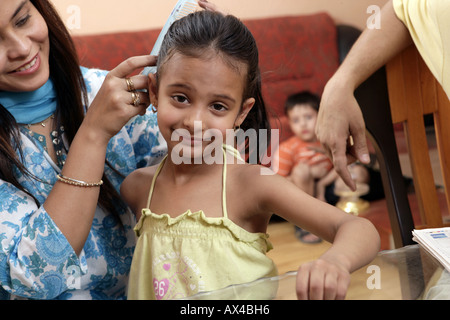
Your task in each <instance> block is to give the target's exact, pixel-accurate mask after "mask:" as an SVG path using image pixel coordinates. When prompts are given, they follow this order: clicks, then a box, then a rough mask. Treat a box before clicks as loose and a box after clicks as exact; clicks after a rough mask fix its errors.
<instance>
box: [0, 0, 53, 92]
mask: <svg viewBox="0 0 450 320" xmlns="http://www.w3.org/2000/svg"><path fill="white" fill-rule="evenodd" d="M49 52H50V44H49V39H48V29H47V24H46V23H45V21H44V19H43V18H42V16H41V15H40V13H39V12H38V11H37V10H36V8H35V7H34V5H33V4H32V3H31V2H30V1H29V0H7V1H2V2H1V4H0V90H1V91H33V90H36V89H38V88H39V87H41V86H42V85H43V84H44V83H45V82H46V81H47V80H48V77H49V73H50V68H49V61H48V60H49Z"/></svg>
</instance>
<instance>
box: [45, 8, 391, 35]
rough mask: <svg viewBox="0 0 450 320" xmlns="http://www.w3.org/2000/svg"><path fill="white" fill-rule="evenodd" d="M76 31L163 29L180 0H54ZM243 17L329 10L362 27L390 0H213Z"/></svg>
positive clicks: (335, 16) (342, 18)
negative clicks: (372, 8) (373, 10)
mask: <svg viewBox="0 0 450 320" xmlns="http://www.w3.org/2000/svg"><path fill="white" fill-rule="evenodd" d="M51 1H52V2H53V4H54V5H55V7H56V8H57V9H58V11H59V12H60V14H61V16H62V18H63V20H64V21H65V23H66V25H67V26H68V27H69V29H70V30H71V32H72V33H73V34H96V33H105V32H114V31H132V30H142V29H153V28H160V27H162V26H163V25H164V23H165V21H166V19H167V17H168V16H169V14H170V12H171V11H172V8H173V6H174V5H175V3H176V2H177V0H51ZM210 1H213V2H214V3H216V4H217V5H218V6H219V7H220V8H221V9H222V10H224V11H226V12H229V13H232V14H234V15H236V16H238V17H240V18H242V19H248V18H262V17H268V16H283V15H300V14H309V13H315V12H320V11H326V12H328V13H329V14H330V15H331V16H332V17H333V18H334V20H335V21H336V22H337V23H347V24H351V25H353V26H356V27H359V28H360V29H362V28H364V27H365V26H366V21H367V19H369V17H370V16H371V13H367V8H368V7H369V6H371V5H377V6H379V7H380V8H381V7H382V6H383V5H384V4H385V3H386V1H387V0H210Z"/></svg>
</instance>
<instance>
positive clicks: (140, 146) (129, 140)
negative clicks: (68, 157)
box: [0, 68, 167, 300]
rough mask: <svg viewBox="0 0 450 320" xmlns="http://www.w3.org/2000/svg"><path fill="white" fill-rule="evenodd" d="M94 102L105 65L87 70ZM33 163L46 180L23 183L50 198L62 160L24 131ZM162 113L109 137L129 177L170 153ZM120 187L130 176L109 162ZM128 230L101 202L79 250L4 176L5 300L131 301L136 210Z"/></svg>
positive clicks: (0, 234)
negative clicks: (161, 130) (161, 123)
mask: <svg viewBox="0 0 450 320" xmlns="http://www.w3.org/2000/svg"><path fill="white" fill-rule="evenodd" d="M82 71H83V75H84V78H85V81H86V85H87V89H88V97H89V103H90V102H91V101H92V99H93V97H95V95H96V93H97V92H98V90H99V89H100V86H101V85H102V83H103V80H104V78H105V76H106V72H105V71H101V70H97V69H85V68H82ZM21 139H22V146H23V154H24V163H25V166H26V168H27V169H28V170H29V171H30V172H31V173H32V174H34V175H36V176H38V177H39V178H41V179H42V180H43V182H36V181H30V180H27V179H26V178H25V177H23V176H20V174H19V173H18V174H17V175H18V178H19V182H20V183H21V184H22V185H23V186H24V187H25V188H26V189H27V190H29V191H31V193H32V194H33V195H34V196H35V197H36V198H37V199H38V200H39V201H40V203H41V204H42V203H44V201H45V199H46V198H47V196H48V194H49V193H50V190H51V189H52V186H53V185H54V183H55V182H56V175H57V174H58V172H59V171H60V169H59V168H58V166H57V165H55V164H54V162H53V161H52V160H51V158H50V157H49V156H48V154H47V153H46V152H45V151H44V150H43V148H42V146H41V144H40V143H39V142H38V141H37V140H35V139H34V138H33V137H31V136H28V135H27V134H25V133H21ZM166 152H167V147H166V143H165V141H164V139H163V137H162V136H161V134H160V133H159V129H158V126H157V121H156V115H155V114H153V113H152V112H151V111H148V112H147V114H146V115H144V116H138V117H136V118H135V119H134V120H133V121H132V122H130V123H128V124H127V125H126V126H125V127H124V128H122V130H121V131H120V132H119V133H118V134H117V135H116V136H114V137H113V138H112V139H111V141H110V142H109V145H108V149H107V155H106V157H107V159H108V160H109V162H110V164H112V165H113V166H114V168H115V169H117V170H118V171H119V172H120V173H122V174H123V175H124V176H126V175H128V174H129V173H130V172H132V171H133V170H135V169H137V168H140V167H144V166H148V165H153V164H156V163H158V162H160V160H161V159H162V157H163V156H164V155H165V154H166ZM105 173H106V175H107V176H108V178H109V179H110V181H111V182H112V183H113V184H114V186H115V187H116V189H117V190H118V191H119V188H120V184H121V182H122V177H120V176H119V175H117V174H116V173H114V172H113V170H111V168H109V167H107V166H105ZM121 219H122V221H123V225H124V228H121V227H119V225H118V224H117V223H116V221H115V220H114V219H113V218H112V217H111V215H107V214H105V212H103V211H102V209H101V208H99V207H97V210H96V212H95V216H94V220H93V223H92V227H91V231H90V234H89V236H88V239H87V241H86V244H85V245H84V248H83V250H82V252H81V254H80V255H79V256H77V255H76V254H75V252H74V251H73V249H72V247H71V246H70V244H69V243H68V242H67V240H66V238H65V237H64V235H63V234H62V233H61V231H60V230H59V229H58V227H57V226H56V224H55V223H54V222H53V221H52V219H51V218H50V216H49V215H48V214H47V212H46V211H45V209H44V207H43V206H42V205H41V206H40V207H38V206H37V205H36V204H35V202H34V201H33V199H31V198H30V197H29V196H28V195H27V194H25V193H23V192H21V191H19V190H18V189H17V188H15V187H14V186H12V185H11V184H9V183H7V182H5V181H3V180H0V300H2V299H21V298H31V299H125V298H126V286H127V282H128V273H129V269H130V265H131V259H132V253H133V250H134V246H135V236H134V233H133V227H134V225H135V222H136V221H135V219H134V216H133V215H132V214H131V212H130V211H128V212H123V213H122V215H121Z"/></svg>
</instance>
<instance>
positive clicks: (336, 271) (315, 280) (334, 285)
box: [296, 258, 350, 300]
mask: <svg viewBox="0 0 450 320" xmlns="http://www.w3.org/2000/svg"><path fill="white" fill-rule="evenodd" d="M349 285H350V273H349V272H348V271H347V270H346V269H345V268H344V267H343V266H340V265H337V264H335V263H332V262H329V261H327V260H325V259H320V258H319V259H317V260H315V261H312V262H308V263H305V264H303V265H301V266H300V268H299V269H298V272H297V286H296V290H297V298H298V299H299V300H307V299H308V300H343V299H344V298H345V295H346V293H347V290H348V287H349Z"/></svg>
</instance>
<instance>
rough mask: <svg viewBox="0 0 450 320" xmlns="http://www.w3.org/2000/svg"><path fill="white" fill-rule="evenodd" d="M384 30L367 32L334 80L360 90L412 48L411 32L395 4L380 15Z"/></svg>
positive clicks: (390, 2) (386, 7)
mask: <svg viewBox="0 0 450 320" xmlns="http://www.w3.org/2000/svg"><path fill="white" fill-rule="evenodd" d="M380 19H381V23H380V26H381V27H380V28H379V29H376V28H375V29H366V30H364V31H363V33H362V34H361V36H360V37H359V38H358V40H357V41H356V42H355V44H354V45H353V47H352V49H351V50H350V52H349V53H348V55H347V57H346V58H345V60H344V61H343V63H342V65H341V66H340V68H339V69H338V71H337V72H336V74H335V76H334V77H333V78H334V79H335V80H336V81H337V82H339V81H344V84H346V85H350V86H352V88H353V89H356V88H357V87H358V86H359V85H360V84H361V83H362V82H364V81H365V80H366V79H367V78H368V77H369V76H370V75H372V74H373V73H374V72H375V71H377V70H378V69H379V68H381V67H382V66H383V65H385V64H386V63H387V62H389V60H391V59H392V58H393V57H394V56H395V55H397V54H398V53H400V52H401V51H402V50H404V49H405V48H406V47H407V46H408V45H410V44H412V39H411V37H410V34H409V31H408V29H407V28H406V27H405V25H404V24H403V22H402V21H400V20H399V19H398V18H397V16H396V14H395V11H394V8H393V5H392V1H389V2H388V3H386V5H385V6H384V7H383V9H382V10H381V12H380Z"/></svg>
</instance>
